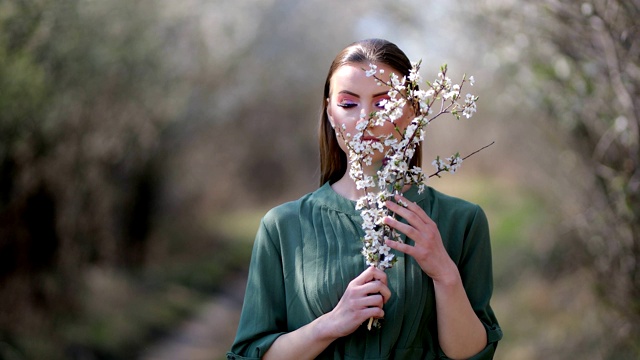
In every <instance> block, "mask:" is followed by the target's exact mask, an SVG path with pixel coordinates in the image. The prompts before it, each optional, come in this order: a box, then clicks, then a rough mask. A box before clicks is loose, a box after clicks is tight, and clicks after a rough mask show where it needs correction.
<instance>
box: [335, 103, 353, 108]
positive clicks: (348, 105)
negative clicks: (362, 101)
mask: <svg viewBox="0 0 640 360" xmlns="http://www.w3.org/2000/svg"><path fill="white" fill-rule="evenodd" d="M338 106H340V107H341V108H346V109H349V108H352V107H354V106H356V104H355V103H352V102H343V103H339V104H338Z"/></svg>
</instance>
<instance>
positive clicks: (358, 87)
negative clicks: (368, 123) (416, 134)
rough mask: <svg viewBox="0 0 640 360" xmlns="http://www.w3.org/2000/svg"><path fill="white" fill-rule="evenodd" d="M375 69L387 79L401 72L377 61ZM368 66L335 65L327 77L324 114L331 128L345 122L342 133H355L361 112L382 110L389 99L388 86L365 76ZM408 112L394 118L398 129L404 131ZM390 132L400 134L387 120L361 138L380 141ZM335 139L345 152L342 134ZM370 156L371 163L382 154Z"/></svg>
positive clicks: (379, 75)
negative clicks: (383, 102) (328, 81)
mask: <svg viewBox="0 0 640 360" xmlns="http://www.w3.org/2000/svg"><path fill="white" fill-rule="evenodd" d="M377 65H378V70H381V69H382V70H384V73H382V74H377V76H378V77H380V78H381V79H382V80H384V81H387V80H389V77H390V74H391V73H395V74H397V75H398V76H400V74H401V73H400V71H397V70H395V69H393V68H392V67H390V66H388V65H386V64H377ZM368 67H369V66H368V65H364V64H359V63H354V64H346V65H343V66H341V67H339V68H337V69H336V70H335V71H334V73H333V75H332V76H331V79H330V89H329V98H328V99H327V115H328V117H329V121H330V122H331V124H332V125H333V127H334V128H336V129H339V128H342V127H343V125H344V128H345V130H344V132H345V133H348V134H351V135H355V134H356V133H357V132H358V130H356V124H357V123H358V122H359V121H365V120H363V119H362V117H361V115H360V114H365V115H366V116H367V117H369V114H371V113H372V112H374V111H378V110H381V109H384V106H381V102H382V100H385V99H389V96H388V95H387V92H388V91H389V87H387V86H385V85H382V86H378V85H377V84H376V81H375V80H374V78H373V77H367V76H366V74H365V70H363V68H366V69H368ZM408 113H409V111H406V109H405V112H404V115H403V117H402V118H401V119H398V120H397V121H396V125H398V127H399V128H400V129H401V130H404V129H405V128H406V127H407V125H409V122H410V121H411V117H410V116H408ZM389 134H393V135H394V136H396V137H399V136H400V135H399V134H397V132H396V131H395V130H394V124H392V123H390V122H386V123H385V124H384V125H383V126H372V127H370V131H368V132H366V133H365V134H364V136H363V140H364V141H379V138H380V137H384V136H387V135H389ZM338 142H339V143H340V148H342V151H344V152H345V153H348V151H347V147H346V144H345V143H344V140H343V139H342V137H341V136H338ZM375 153H376V155H375V156H374V157H373V161H374V162H376V163H377V162H381V161H382V159H383V156H384V154H383V153H380V152H378V151H376V152H375Z"/></svg>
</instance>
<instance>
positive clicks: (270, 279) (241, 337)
mask: <svg viewBox="0 0 640 360" xmlns="http://www.w3.org/2000/svg"><path fill="white" fill-rule="evenodd" d="M279 245H280V244H279V242H274V241H273V238H272V234H271V233H270V231H269V230H268V227H267V225H265V220H264V219H263V220H262V222H261V224H260V228H259V229H258V233H257V235H256V240H255V243H254V245H253V251H252V254H251V263H250V265H249V276H248V280H247V289H246V292H245V296H244V304H243V305H242V313H241V315H240V322H239V324H238V332H237V334H236V339H235V341H234V343H233V345H232V347H231V350H230V351H229V352H228V353H227V359H230V360H232V359H260V358H261V357H262V356H263V355H264V354H265V352H266V351H267V350H268V349H269V347H271V345H272V344H273V342H274V341H275V340H276V339H277V338H278V337H279V336H280V335H282V334H284V329H286V322H287V318H286V317H287V315H286V305H285V286H284V277H283V269H282V253H281V251H280V246H279Z"/></svg>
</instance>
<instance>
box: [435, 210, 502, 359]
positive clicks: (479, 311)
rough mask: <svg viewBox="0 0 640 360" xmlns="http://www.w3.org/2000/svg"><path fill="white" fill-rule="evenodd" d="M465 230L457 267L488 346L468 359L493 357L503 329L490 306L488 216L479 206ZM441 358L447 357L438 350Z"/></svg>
mask: <svg viewBox="0 0 640 360" xmlns="http://www.w3.org/2000/svg"><path fill="white" fill-rule="evenodd" d="M468 224H469V225H468V226H467V228H466V229H465V237H464V244H463V249H462V256H461V258H460V263H459V264H458V269H459V271H460V276H461V278H462V283H463V285H464V288H465V291H466V293H467V296H468V298H469V301H470V302H471V307H473V310H474V311H475V313H476V315H477V316H478V318H479V319H480V321H481V322H482V324H483V325H484V327H485V329H486V331H487V346H486V347H485V348H484V349H483V350H482V351H481V352H479V353H478V354H476V355H475V356H473V357H471V358H470V360H487V359H493V355H494V353H495V351H496V347H497V346H498V341H499V340H500V339H502V329H500V325H499V324H498V321H497V319H496V317H495V315H494V313H493V310H492V309H491V305H490V304H489V301H490V299H491V294H492V293H493V270H492V261H491V242H490V237H489V224H488V222H487V217H486V215H485V213H484V211H483V210H482V208H480V207H479V206H476V210H475V214H474V216H473V218H472V220H471V221H470V222H469V223H468ZM441 358H444V359H446V357H444V354H442V353H441Z"/></svg>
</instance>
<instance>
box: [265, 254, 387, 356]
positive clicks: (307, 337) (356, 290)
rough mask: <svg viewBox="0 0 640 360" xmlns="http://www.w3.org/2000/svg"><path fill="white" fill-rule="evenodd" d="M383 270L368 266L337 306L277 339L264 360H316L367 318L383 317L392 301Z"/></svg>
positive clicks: (352, 283)
mask: <svg viewBox="0 0 640 360" xmlns="http://www.w3.org/2000/svg"><path fill="white" fill-rule="evenodd" d="M390 296H391V291H390V290H389V288H388V287H387V276H386V274H385V273H384V271H382V270H379V269H376V268H375V267H373V266H372V267H369V268H367V269H366V270H365V271H363V272H362V273H361V274H360V275H358V277H357V278H355V279H353V280H352V281H351V282H350V283H349V285H348V286H347V289H346V290H345V293H344V295H342V298H341V299H340V301H339V302H338V305H336V307H335V308H334V309H333V310H332V311H331V312H329V313H326V314H324V315H322V316H320V317H319V318H317V319H315V320H314V321H312V322H311V323H309V324H307V325H305V326H303V327H301V328H299V329H297V330H294V331H292V332H289V333H286V334H283V335H281V336H279V337H278V339H276V341H275V342H274V343H273V345H271V347H270V348H269V350H267V352H266V353H265V354H264V359H278V360H280V359H294V360H299V359H313V358H315V357H316V356H318V355H319V354H320V353H321V352H322V351H324V349H326V348H327V347H328V346H329V345H330V344H331V343H332V342H333V341H334V340H336V339H338V338H340V337H343V336H346V335H349V334H351V333H352V332H354V331H355V330H356V329H357V328H358V327H359V326H360V325H361V324H362V323H363V322H365V321H366V320H367V319H369V318H371V317H374V318H380V317H383V316H384V311H383V310H382V306H383V305H384V303H386V302H387V301H388V300H389V297H390Z"/></svg>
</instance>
